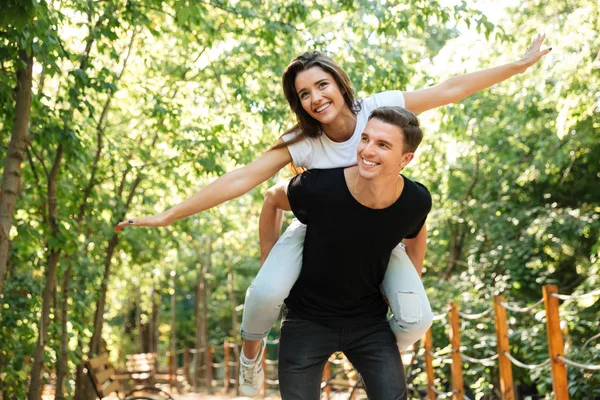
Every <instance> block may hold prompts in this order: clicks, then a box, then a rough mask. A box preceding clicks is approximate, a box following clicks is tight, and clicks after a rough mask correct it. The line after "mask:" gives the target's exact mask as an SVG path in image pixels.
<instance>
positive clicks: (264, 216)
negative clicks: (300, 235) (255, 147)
mask: <svg viewBox="0 0 600 400" xmlns="http://www.w3.org/2000/svg"><path fill="white" fill-rule="evenodd" d="M289 183H290V181H289V180H286V181H284V182H281V183H278V184H277V185H275V186H273V187H272V188H270V189H269V190H268V191H267V193H266V194H265V201H264V203H263V208H262V211H261V213H260V219H259V221H258V234H259V237H260V266H261V267H262V265H263V263H264V262H265V260H266V259H267V256H268V255H269V253H270V252H271V249H272V248H273V246H275V243H276V242H277V239H278V238H279V234H280V233H281V224H282V223H283V211H284V210H285V211H289V210H290V209H291V208H290V202H289V200H288V197H287V188H288V184H289Z"/></svg>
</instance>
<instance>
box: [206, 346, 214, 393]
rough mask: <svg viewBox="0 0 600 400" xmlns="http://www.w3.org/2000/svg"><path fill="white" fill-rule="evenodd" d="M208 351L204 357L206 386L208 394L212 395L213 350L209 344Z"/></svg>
mask: <svg viewBox="0 0 600 400" xmlns="http://www.w3.org/2000/svg"><path fill="white" fill-rule="evenodd" d="M207 347H208V351H207V355H206V357H205V359H206V378H205V381H206V386H207V387H208V392H209V393H212V390H213V389H212V381H213V355H214V353H215V350H214V349H213V347H212V345H211V344H208V343H207Z"/></svg>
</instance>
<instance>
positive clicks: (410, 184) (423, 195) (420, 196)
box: [402, 175, 431, 208]
mask: <svg viewBox="0 0 600 400" xmlns="http://www.w3.org/2000/svg"><path fill="white" fill-rule="evenodd" d="M402 177H403V178H404V187H405V189H406V188H408V189H409V190H410V194H411V196H412V197H414V198H415V199H416V200H418V201H420V202H424V203H426V204H429V207H430V208H431V193H430V192H429V189H428V188H427V186H425V185H423V184H422V183H421V182H418V181H415V180H412V179H410V178H407V177H406V176H404V175H402Z"/></svg>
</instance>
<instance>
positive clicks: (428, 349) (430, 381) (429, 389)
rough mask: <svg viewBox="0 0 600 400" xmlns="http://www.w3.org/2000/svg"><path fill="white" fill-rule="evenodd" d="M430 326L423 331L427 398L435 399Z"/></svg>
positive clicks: (429, 399)
mask: <svg viewBox="0 0 600 400" xmlns="http://www.w3.org/2000/svg"><path fill="white" fill-rule="evenodd" d="M432 329H433V328H432V327H429V329H428V330H427V332H426V333H425V341H424V342H425V369H426V371H427V399H428V400H435V399H436V395H435V392H434V391H433V386H434V385H435V380H434V375H433V356H432V355H431V352H432V351H433V350H432V349H433V339H432V331H431V330H432Z"/></svg>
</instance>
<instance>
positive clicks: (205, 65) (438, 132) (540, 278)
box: [0, 0, 600, 399]
mask: <svg viewBox="0 0 600 400" xmlns="http://www.w3.org/2000/svg"><path fill="white" fill-rule="evenodd" d="M598 7H599V6H598V2H596V1H594V0H577V1H570V2H564V1H560V0H549V1H547V2H544V3H540V2H535V1H527V2H524V3H522V4H518V5H517V4H516V3H514V5H513V6H510V5H509V6H508V7H507V8H506V9H505V12H504V13H503V14H502V16H500V17H499V16H498V15H490V14H489V13H488V14H486V13H485V12H481V11H480V10H478V4H477V3H476V2H465V1H445V2H440V3H438V2H435V1H433V2H424V1H420V0H412V1H410V2H408V3H406V4H397V3H395V2H385V1H384V2H374V1H370V0H357V1H341V2H329V1H324V0H319V1H315V2H313V3H312V4H310V5H309V4H308V3H305V2H303V1H283V0H269V1H255V0H239V1H235V2H224V1H220V0H212V1H203V2H196V1H174V0H171V1H158V0H135V1H127V2H121V1H113V0H108V1H89V2H88V1H82V0H67V1H50V0H48V1H45V0H42V1H36V2H33V1H32V2H15V1H12V0H10V1H9V0H4V1H2V7H1V8H2V10H3V13H2V15H3V16H2V18H1V19H0V23H1V24H2V25H1V26H2V28H1V29H0V116H1V117H0V154H2V157H3V158H4V155H5V154H6V149H7V148H8V143H9V141H10V135H11V129H12V124H13V120H14V118H15V115H14V113H15V110H14V97H13V90H14V88H15V85H16V74H15V72H16V70H17V69H18V68H20V67H21V65H20V64H19V63H20V61H19V58H18V51H19V49H24V50H26V51H27V52H28V53H29V54H31V53H33V54H34V56H35V61H36V63H35V66H34V82H33V92H34V95H33V100H32V106H31V109H32V112H31V117H30V135H31V138H30V143H29V145H28V148H27V153H26V154H27V157H26V160H25V161H24V163H23V165H22V170H21V172H22V185H21V188H20V198H19V201H18V204H17V207H16V212H15V220H14V224H13V225H14V226H13V229H12V230H11V239H12V247H11V250H10V258H9V266H8V274H7V277H6V281H5V284H4V289H3V293H2V296H3V297H2V301H1V302H0V305H1V307H2V309H1V314H0V318H1V320H2V321H1V323H0V356H1V359H2V361H3V363H0V382H1V383H0V390H2V391H3V392H4V394H5V396H7V397H6V398H22V397H24V395H25V392H26V388H27V380H28V365H29V362H30V357H31V355H32V353H33V348H34V346H35V342H36V338H37V335H38V321H39V318H40V317H39V313H40V311H41V294H42V290H43V286H44V282H45V278H44V270H45V263H46V254H47V252H48V251H49V248H50V249H53V248H54V249H60V251H61V253H62V257H61V261H60V264H59V269H58V273H57V274H58V282H59V283H60V282H62V278H63V276H64V274H65V273H66V271H67V270H70V271H72V272H70V274H71V284H70V287H71V290H70V292H69V293H68V295H67V296H68V305H69V311H68V343H69V349H70V353H69V371H70V373H74V370H75V366H76V364H77V363H78V362H79V360H80V359H81V358H82V357H83V355H84V354H85V353H86V352H87V346H88V342H89V339H90V337H91V335H92V329H93V314H94V310H95V304H96V301H97V299H98V296H99V290H100V285H101V282H102V280H103V279H104V278H103V274H104V270H105V263H106V262H108V263H109V265H111V266H112V273H111V275H110V277H109V280H108V303H107V307H106V310H105V318H106V322H105V326H104V330H103V332H104V338H105V340H106V342H107V348H108V349H109V350H110V351H111V358H112V359H113V361H115V362H120V361H122V356H123V355H124V354H129V353H132V352H135V351H136V349H137V341H138V337H137V333H138V330H137V327H136V326H135V325H136V323H135V319H134V318H133V317H132V316H133V315H134V314H135V310H136V308H137V307H138V306H139V307H140V309H141V312H142V321H143V322H144V323H146V322H147V321H148V318H149V316H150V313H151V296H152V293H153V292H154V291H158V293H159V295H160V299H161V303H160V325H159V327H158V331H159V339H160V340H159V351H160V352H161V354H163V355H164V353H165V352H166V351H167V350H168V348H169V343H170V339H169V337H170V332H171V328H170V313H171V312H172V310H171V308H170V296H171V295H173V294H174V293H175V296H177V297H176V300H177V301H176V304H177V310H176V312H177V325H176V329H177V335H178V347H184V346H187V347H193V346H194V340H195V339H194V338H195V324H194V301H195V300H194V296H195V282H196V277H197V274H198V270H199V268H200V266H201V265H202V263H206V262H208V261H207V260H206V254H207V253H208V249H207V246H208V245H207V243H211V244H210V245H211V246H212V253H211V259H210V265H211V267H210V269H209V271H208V274H207V276H206V277H207V282H208V286H209V290H210V301H209V310H210V311H209V332H210V335H209V336H210V337H209V340H210V342H211V343H213V344H214V345H215V346H218V345H220V344H221V343H222V342H223V341H224V340H225V339H226V338H230V337H233V336H237V333H236V332H232V330H231V314H232V312H233V311H232V309H231V305H230V302H229V299H228V297H227V296H228V295H227V282H226V281H227V268H228V267H232V268H233V271H234V290H235V296H236V301H237V304H242V303H243V298H244V294H245V289H246V288H247V287H248V285H249V283H250V282H251V280H252V278H253V276H254V275H255V274H256V272H257V270H258V256H259V254H258V251H259V249H258V235H257V220H258V214H259V210H260V206H261V201H262V195H263V193H264V190H266V188H267V187H268V186H269V184H272V183H273V182H274V180H275V179H277V177H275V178H274V180H272V181H270V182H268V183H267V184H265V185H262V186H261V187H259V188H257V189H255V190H254V191H252V192H251V193H250V194H248V195H246V196H243V197H241V198H240V199H237V200H234V201H231V202H228V203H226V204H223V205H221V206H219V207H216V208H215V209H213V210H210V211H207V212H204V213H202V214H200V215H198V216H195V217H192V218H190V219H188V220H185V221H180V222H178V223H175V224H174V225H173V226H171V227H168V228H161V229H144V228H140V229H126V230H124V231H123V232H121V233H120V235H119V236H116V235H117V234H116V233H115V232H114V231H113V228H114V226H115V224H116V223H117V222H118V221H119V220H121V219H122V218H123V216H124V215H125V214H127V215H133V216H136V215H147V214H151V213H155V212H159V211H162V210H164V209H165V208H167V207H168V206H169V205H172V204H175V203H177V202H179V201H181V200H183V199H184V198H186V197H188V196H190V195H191V194H193V193H194V192H195V191H196V190H198V189H199V188H201V187H203V186H205V185H206V184H207V183H208V182H210V181H211V180H213V179H214V178H216V177H217V176H218V175H221V174H223V173H224V172H226V171H229V170H232V169H234V168H236V167H238V166H241V165H245V164H247V163H248V162H250V161H251V160H253V159H254V158H255V157H257V156H258V155H259V154H261V153H262V152H263V151H265V150H266V149H267V148H268V147H269V146H270V145H271V144H272V143H274V142H275V141H276V140H277V138H278V137H279V135H280V134H281V133H282V132H283V131H284V130H285V129H286V128H288V127H289V126H291V125H292V124H293V122H294V121H293V118H292V116H291V114H290V112H289V109H288V106H287V104H286V102H285V100H284V98H283V95H282V91H281V88H280V77H281V74H282V72H283V70H284V68H285V66H286V65H287V63H288V62H289V61H290V60H291V59H292V58H293V57H294V56H296V55H297V54H299V53H301V52H303V51H305V50H309V49H320V50H324V51H326V52H328V53H330V54H331V55H332V56H333V58H334V59H336V60H337V61H338V62H339V63H340V64H341V65H342V66H343V67H344V68H345V69H346V70H347V71H348V72H349V74H350V76H351V78H352V80H353V82H354V83H355V86H356V89H357V91H358V94H359V95H360V96H366V95H369V94H371V93H375V92H378V91H382V90H390V89H400V90H414V89H418V88H422V87H426V86H429V85H431V84H434V83H436V82H440V81H442V80H444V79H447V78H449V77H451V76H453V75H457V74H462V73H465V72H470V71H475V70H477V69H482V68H487V67H491V66H495V65H499V64H501V63H505V62H510V61H514V60H516V59H518V58H519V56H520V55H521V54H523V53H524V51H525V49H526V48H527V46H528V45H529V43H530V41H531V39H532V38H533V36H535V34H537V33H538V32H543V31H545V32H547V34H548V37H549V39H548V40H547V45H548V46H552V47H553V51H552V52H551V53H550V55H548V56H547V57H546V58H545V59H543V60H542V61H541V62H540V63H539V65H536V66H534V67H532V68H531V69H530V70H528V71H527V72H526V73H525V74H523V75H520V76H516V77H513V78H511V79H510V80H508V81H506V82H503V83H501V84H499V85H497V86H495V87H493V88H492V89H490V90H486V91H483V92H481V93H478V94H476V95H473V96H471V97H469V98H468V99H466V100H464V101H462V102H461V103H459V104H455V105H451V106H447V107H443V108H440V109H438V110H433V111H428V112H426V113H424V114H422V115H421V116H420V118H421V120H422V122H423V124H424V126H425V133H426V135H425V136H426V137H425V141H424V143H423V144H422V146H421V148H420V151H419V153H418V157H417V159H416V160H415V162H413V164H412V165H411V166H410V168H409V170H408V171H407V174H408V175H409V176H411V177H413V178H416V179H417V180H419V181H421V182H423V183H424V184H426V185H427V186H428V187H429V188H430V189H431V192H432V194H433V197H434V211H433V212H432V214H431V217H430V219H429V231H430V239H429V247H428V253H427V258H426V266H425V274H424V276H423V279H424V282H425V285H426V287H427V290H428V294H429V296H430V300H431V302H432V305H433V308H434V310H436V313H441V312H443V311H444V310H445V308H446V304H447V303H448V302H449V301H458V302H459V303H460V305H461V309H462V310H463V311H469V312H479V311H482V310H485V309H487V308H488V307H490V306H491V305H492V299H493V296H494V295H496V294H500V293H503V294H504V295H505V296H506V298H507V300H508V301H509V302H511V303H513V302H514V303H517V304H520V305H525V304H531V303H533V302H535V301H537V300H538V299H539V298H541V286H542V285H546V284H556V285H558V286H559V291H560V292H561V293H566V294H571V293H574V294H577V293H586V292H590V291H592V290H594V289H597V288H598V285H599V276H600V271H599V269H600V260H599V258H600V240H599V231H600V222H599V221H598V219H599V215H600V190H598V187H600V186H599V183H600V182H599V177H600V168H599V167H600V139H599V135H598V132H599V131H600V119H599V118H598V111H599V108H600V65H598V64H597V63H596V64H594V58H595V57H596V53H597V52H598V51H599V50H600V45H599V44H598V43H600V42H599V36H598V32H599V31H600V22H598V21H599V20H598V17H597V16H598V15H599V14H600V13H599V11H600V10H599V9H598ZM4 11H6V13H5V12H4ZM492 21H493V23H492ZM86 44H89V45H90V47H89V48H86ZM85 55H87V56H85ZM60 146H62V147H63V148H64V151H65V154H64V162H63V164H62V165H61V169H60V173H59V178H58V179H59V184H58V211H59V219H60V229H59V234H58V235H53V234H52V233H51V232H50V230H49V228H48V224H47V218H48V215H47V209H46V201H47V199H46V197H47V187H46V185H47V172H48V170H49V169H50V166H51V162H52V160H53V159H54V157H55V155H56V152H57V149H58V148H59V147H60ZM99 149H100V150H99ZM286 174H287V172H282V176H285V175H286ZM90 185H91V186H92V188H91V190H90V191H89V192H87V191H86V190H85V189H86V188H87V187H88V186H90ZM83 205H86V207H87V208H86V212H85V213H84V214H83V215H82V216H81V217H79V215H80V210H81V209H82V206H83ZM111 241H116V243H117V244H116V251H115V253H114V254H112V255H110V256H109V255H107V250H108V248H109V247H110V243H111ZM69 267H70V268H69ZM171 273H174V274H175V275H176V280H175V281H176V284H177V287H176V288H175V289H174V288H173V286H172V281H171V279H169V277H170V276H171V275H170V274H171ZM64 295H65V294H64V293H62V291H61V287H60V285H59V288H58V290H57V291H56V293H55V295H54V296H55V303H54V304H55V307H56V304H60V301H61V300H62V298H63V296H64ZM599 311H600V303H599V302H598V298H597V297H596V298H592V299H588V300H582V301H578V302H568V303H564V304H563V305H562V308H561V312H562V315H563V318H564V320H565V322H566V326H565V332H567V333H566V340H567V356H568V357H569V358H572V359H575V360H578V361H580V362H589V361H590V360H598V359H599V358H600V341H598V340H597V339H596V340H595V341H591V342H590V341H588V339H589V338H590V337H592V336H593V335H595V334H597V333H598V328H597V321H598V317H599ZM240 315H241V314H240ZM51 317H52V318H53V319H52V322H51V325H50V331H49V332H50V335H49V336H50V337H49V343H48V345H47V346H46V369H47V370H48V371H49V370H52V369H53V365H54V362H55V360H56V358H57V353H58V351H57V349H58V346H59V342H60V335H61V334H60V327H59V325H58V322H57V321H56V309H55V308H53V311H52V312H51ZM463 324H464V326H463V328H464V329H463V332H465V333H464V335H463V337H462V341H463V345H464V348H465V353H466V354H468V355H470V356H471V357H477V358H483V357H489V356H491V355H492V354H494V353H495V338H494V334H493V321H492V320H490V321H476V322H473V323H471V322H469V321H464V322H463ZM510 327H511V344H512V346H513V347H512V352H513V355H514V356H515V357H517V358H519V359H521V360H526V361H527V362H531V363H538V362H542V361H544V360H545V359H546V358H547V350H546V337H545V328H544V317H543V315H540V314H539V313H537V314H535V313H534V314H531V315H525V316H523V315H511V316H510ZM447 334H448V332H447V331H446V330H445V328H443V327H442V325H440V324H438V323H436V324H435V325H434V344H435V346H436V347H437V350H440V349H443V348H444V346H445V345H446V344H447V341H448V339H447V337H448V336H447ZM217 356H218V355H217ZM15 371H18V372H15ZM422 371H423V370H422V368H417V370H416V372H415V378H414V382H415V385H416V386H417V387H418V388H419V389H420V390H421V391H422V390H423V388H424V387H425V381H424V374H423V373H422ZM436 373H437V374H438V377H439V378H440V381H448V380H449V379H446V378H448V377H449V369H448V367H447V366H446V365H444V364H441V365H439V368H438V369H437V370H436ZM497 375H498V373H497V369H496V367H482V366H477V365H469V364H465V383H466V386H467V387H468V388H469V389H468V395H469V396H470V397H473V398H477V399H481V398H497V396H498V381H497ZM514 375H515V381H516V382H517V383H518V384H519V385H520V389H521V392H522V393H526V392H527V391H529V392H530V393H531V394H533V395H537V394H541V395H546V396H550V395H549V393H550V392H551V390H552V389H551V381H550V374H549V371H548V370H534V371H527V370H523V369H519V368H516V367H515V368H514ZM569 381H570V392H571V395H572V397H573V398H576V399H577V398H578V399H588V398H593V397H600V389H599V388H600V377H599V376H598V374H597V373H590V372H583V371H581V370H577V369H573V368H569ZM439 388H440V389H445V390H448V389H449V388H448V387H447V386H443V384H440V386H439ZM68 392H69V393H68V396H71V395H72V389H68ZM590 396H591V397H590ZM548 398H549V397H548Z"/></svg>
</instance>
